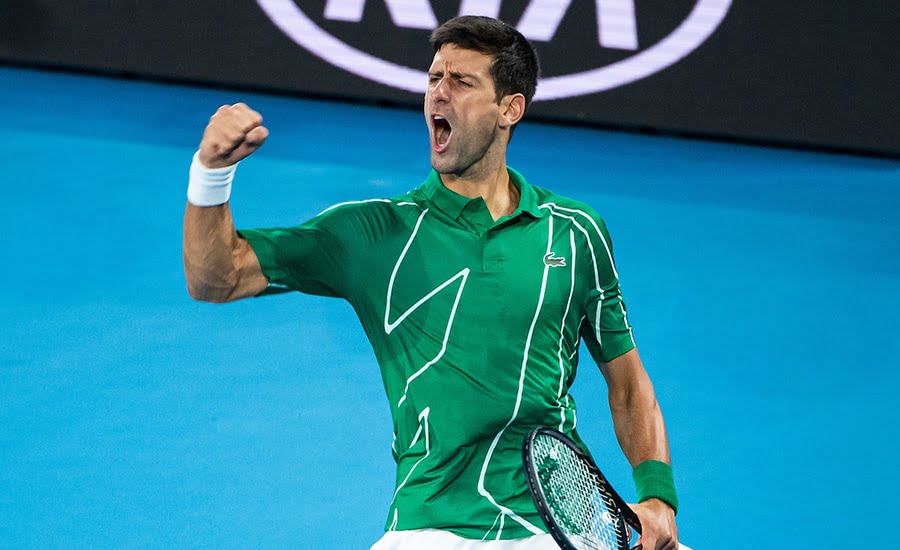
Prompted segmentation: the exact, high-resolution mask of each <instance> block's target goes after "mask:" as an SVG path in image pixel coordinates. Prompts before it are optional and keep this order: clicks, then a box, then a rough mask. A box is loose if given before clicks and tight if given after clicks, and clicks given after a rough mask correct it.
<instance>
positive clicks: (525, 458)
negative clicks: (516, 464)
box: [522, 426, 641, 550]
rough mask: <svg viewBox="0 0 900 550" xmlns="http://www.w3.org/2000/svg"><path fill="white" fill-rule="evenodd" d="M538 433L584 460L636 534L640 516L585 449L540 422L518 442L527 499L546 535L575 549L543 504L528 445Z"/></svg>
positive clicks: (548, 508) (562, 545)
mask: <svg viewBox="0 0 900 550" xmlns="http://www.w3.org/2000/svg"><path fill="white" fill-rule="evenodd" d="M538 436H549V437H552V438H554V439H556V440H557V441H559V442H560V443H562V444H563V445H565V446H566V447H568V448H569V449H571V450H572V451H573V452H574V453H575V455H576V457H578V459H579V460H581V461H582V462H584V464H585V465H586V466H587V467H588V469H589V470H590V471H591V472H592V473H594V474H595V475H596V476H597V477H598V478H599V479H600V480H601V481H602V483H603V484H605V485H606V489H607V493H608V494H609V496H610V498H611V499H612V501H613V502H614V503H615V505H616V507H617V508H618V512H619V514H620V515H621V517H622V519H624V520H625V523H626V524H628V525H630V526H631V527H632V528H633V529H634V530H635V531H637V533H638V534H640V533H641V520H640V519H638V517H637V514H635V513H634V510H632V509H631V507H629V506H628V504H626V503H625V501H624V500H623V499H622V497H620V496H619V493H617V492H616V490H615V489H614V488H613V486H612V484H611V483H610V482H609V480H608V479H606V476H604V475H603V472H601V471H600V468H599V467H597V464H596V463H594V461H593V459H591V457H590V456H588V454H587V453H585V452H584V451H582V450H581V448H580V447H579V446H578V445H576V444H575V442H574V441H572V439H571V438H570V437H568V436H567V435H565V434H563V433H562V432H560V431H559V430H555V429H553V428H548V427H544V426H541V427H537V428H534V429H533V430H531V431H530V432H529V433H528V435H526V436H525V441H524V442H523V444H522V463H523V464H524V466H525V478H526V479H527V480H528V491H529V492H530V493H531V499H532V500H533V501H534V504H535V506H536V507H537V510H538V513H539V514H540V515H541V519H542V520H544V525H546V526H547V529H548V530H549V531H550V536H552V537H553V540H555V541H556V543H557V544H559V547H560V548H562V549H563V550H578V548H576V547H575V545H574V544H573V543H572V542H571V541H570V540H569V538H568V537H567V536H566V534H565V533H564V532H563V531H562V529H560V527H559V526H558V525H557V524H556V520H555V519H553V513H552V511H551V510H550V506H549V505H548V504H547V500H546V496H545V495H544V489H543V487H541V483H540V480H539V479H538V472H537V465H536V464H535V463H534V458H533V457H532V453H531V449H532V448H533V447H534V440H535V438H537V437H538ZM626 547H627V545H626ZM632 550H640V545H638V546H635V547H634V549H632Z"/></svg>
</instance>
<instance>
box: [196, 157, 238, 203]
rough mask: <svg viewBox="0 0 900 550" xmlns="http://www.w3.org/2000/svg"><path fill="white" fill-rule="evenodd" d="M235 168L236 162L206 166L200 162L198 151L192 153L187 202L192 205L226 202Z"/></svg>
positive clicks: (229, 194)
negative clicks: (212, 166)
mask: <svg viewBox="0 0 900 550" xmlns="http://www.w3.org/2000/svg"><path fill="white" fill-rule="evenodd" d="M235 170H237V164H232V165H231V166H226V167H224V168H207V167H206V166H203V163H202V162H200V151H197V152H196V153H194V159H193V160H192V161H191V175H190V179H189V180H188V190H187V199H188V202H190V203H191V204H193V205H194V206H218V205H220V204H225V203H226V202H228V199H229V197H231V182H232V180H234V172H235Z"/></svg>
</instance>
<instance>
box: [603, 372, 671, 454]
mask: <svg viewBox="0 0 900 550" xmlns="http://www.w3.org/2000/svg"><path fill="white" fill-rule="evenodd" d="M641 370H643V369H641ZM642 374H643V375H642V376H637V378H638V379H637V380H634V381H633V382H631V383H629V384H628V385H627V386H626V387H624V388H620V389H618V391H615V392H613V391H610V394H609V407H610V411H611V412H612V419H613V426H614V429H615V432H616V438H617V439H618V440H619V445H620V446H621V447H622V451H623V452H624V453H625V456H626V457H627V458H628V461H629V462H630V463H631V465H632V466H637V465H638V464H640V463H641V462H644V461H646V460H658V461H660V462H665V463H666V464H668V463H669V462H670V459H669V442H668V437H667V436H666V426H665V422H664V421H663V415H662V411H661V410H660V408H659V403H658V402H657V400H656V394H655V393H654V391H653V385H652V383H651V382H650V379H649V378H648V377H647V376H646V373H642Z"/></svg>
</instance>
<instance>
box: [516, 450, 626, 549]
mask: <svg viewBox="0 0 900 550" xmlns="http://www.w3.org/2000/svg"><path fill="white" fill-rule="evenodd" d="M532 452H533V457H534V463H535V465H536V469H537V473H538V477H539V479H540V483H541V487H542V488H543V491H544V497H545V499H546V501H547V504H548V505H549V507H550V509H551V511H552V513H553V515H554V519H555V521H556V523H557V525H558V526H559V528H560V529H562V530H563V532H564V533H565V534H566V535H567V536H568V538H569V540H571V541H573V542H575V543H576V544H577V545H578V548H585V549H591V550H619V549H623V548H628V529H627V528H626V526H625V524H624V521H623V520H622V519H621V515H620V514H619V512H618V508H617V506H616V504H615V501H614V500H613V499H612V497H611V496H610V495H609V493H608V490H607V489H606V487H607V484H606V483H605V480H603V478H601V477H599V476H598V475H597V474H596V473H595V472H594V471H593V470H591V468H589V467H588V465H587V464H586V463H585V462H584V461H583V460H582V459H581V458H579V457H578V456H577V455H576V454H575V453H574V452H573V451H572V450H571V449H570V448H569V447H568V446H566V445H565V444H564V443H562V442H560V441H558V440H557V439H555V438H552V437H536V438H535V439H534V446H533V450H532Z"/></svg>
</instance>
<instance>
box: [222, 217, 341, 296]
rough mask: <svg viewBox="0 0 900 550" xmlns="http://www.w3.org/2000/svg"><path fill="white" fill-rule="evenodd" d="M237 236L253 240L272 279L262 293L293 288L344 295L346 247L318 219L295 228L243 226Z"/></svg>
mask: <svg viewBox="0 0 900 550" xmlns="http://www.w3.org/2000/svg"><path fill="white" fill-rule="evenodd" d="M238 236H240V237H241V238H243V239H246V240H247V242H248V243H250V246H251V247H252V248H253V251H254V252H255V253H256V257H257V258H258V259H259V265H260V267H262V271H263V274H265V276H266V277H267V278H268V279H269V286H268V288H267V289H266V290H264V291H263V292H262V295H265V294H277V293H280V292H288V291H291V290H296V291H298V292H303V293H306V294H317V295H319V296H332V297H341V296H343V295H344V290H345V285H344V281H343V277H342V274H343V270H344V269H345V268H346V265H345V262H344V258H345V254H344V249H343V247H342V245H341V243H340V242H339V241H338V240H337V239H336V238H335V237H334V236H333V235H331V234H330V233H328V232H327V231H325V230H323V229H321V228H318V227H316V224H315V219H313V220H310V221H309V222H307V223H304V224H302V225H298V226H295V227H284V228H280V227H276V228H258V229H241V230H239V231H238Z"/></svg>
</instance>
